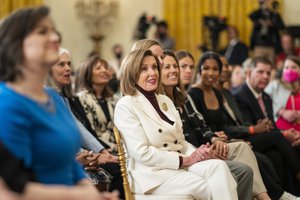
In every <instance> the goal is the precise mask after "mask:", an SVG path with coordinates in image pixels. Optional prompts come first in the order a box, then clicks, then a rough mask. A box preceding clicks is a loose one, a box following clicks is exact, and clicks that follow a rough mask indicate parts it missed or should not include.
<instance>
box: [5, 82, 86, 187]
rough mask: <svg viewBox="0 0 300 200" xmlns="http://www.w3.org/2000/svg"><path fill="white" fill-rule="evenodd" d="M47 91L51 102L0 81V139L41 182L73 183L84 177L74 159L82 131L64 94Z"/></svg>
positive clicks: (79, 144)
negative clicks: (19, 90) (28, 95)
mask: <svg viewBox="0 0 300 200" xmlns="http://www.w3.org/2000/svg"><path fill="white" fill-rule="evenodd" d="M45 92H46V93H47V94H48V96H49V102H48V103H45V104H42V103H39V102H37V101H34V100H33V99H31V98H29V97H26V96H23V95H21V94H19V93H17V92H15V91H14V90H12V89H11V88H9V87H7V85H6V84H5V83H0V140H1V141H2V142H3V144H4V145H5V146H6V147H7V149H8V150H9V151H10V152H11V153H12V154H14V155H15V156H16V157H17V158H20V159H22V160H23V161H24V163H25V166H26V167H28V168H30V169H32V170H33V172H34V174H35V176H36V178H37V180H38V181H39V182H42V183H47V184H64V185H74V184H76V183H77V182H78V181H80V180H81V179H83V178H85V175H84V171H83V169H82V167H81V165H79V163H77V162H76V160H75V156H76V153H77V152H78V150H79V148H80V146H81V140H80V134H79V131H78V129H77V126H76V124H75V122H74V121H73V118H72V116H71V114H70V113H69V112H68V110H67V109H66V106H65V104H64V102H63V100H62V99H61V97H60V96H59V95H58V94H57V93H56V92H55V91H54V90H52V89H45Z"/></svg>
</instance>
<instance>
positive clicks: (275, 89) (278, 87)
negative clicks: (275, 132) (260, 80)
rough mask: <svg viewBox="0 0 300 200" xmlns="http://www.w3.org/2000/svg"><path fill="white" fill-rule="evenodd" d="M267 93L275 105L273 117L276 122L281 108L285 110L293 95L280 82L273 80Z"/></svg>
mask: <svg viewBox="0 0 300 200" xmlns="http://www.w3.org/2000/svg"><path fill="white" fill-rule="evenodd" d="M265 92H266V93H267V94H268V95H270V97H271V99H272V103H273V105H272V106H273V116H274V120H275V122H276V121H277V119H278V116H277V113H278V111H279V110H280V109H281V108H285V106H286V103H287V101H288V99H289V97H290V95H291V93H292V92H291V91H290V90H289V89H287V88H286V87H284V85H283V84H282V83H280V82H279V81H278V80H273V81H271V82H270V83H269V85H268V86H267V87H266V88H265Z"/></svg>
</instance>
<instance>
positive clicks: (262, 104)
mask: <svg viewBox="0 0 300 200" xmlns="http://www.w3.org/2000/svg"><path fill="white" fill-rule="evenodd" d="M257 102H258V104H259V107H260V109H261V111H262V113H263V114H264V116H265V117H268V115H267V111H266V107H265V103H264V100H263V98H262V95H260V96H259V97H258V98H257Z"/></svg>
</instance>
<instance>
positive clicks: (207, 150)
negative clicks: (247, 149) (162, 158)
mask: <svg viewBox="0 0 300 200" xmlns="http://www.w3.org/2000/svg"><path fill="white" fill-rule="evenodd" d="M228 151H229V147H228V145H227V144H226V143H224V142H223V141H221V140H215V141H214V143H213V144H212V145H210V144H209V143H206V144H203V145H201V146H200V147H198V148H197V149H196V150H195V151H194V152H193V153H192V154H191V155H190V156H188V157H183V163H182V167H188V166H191V165H193V164H195V163H197V162H201V161H205V160H210V159H222V160H226V159H227V158H228Z"/></svg>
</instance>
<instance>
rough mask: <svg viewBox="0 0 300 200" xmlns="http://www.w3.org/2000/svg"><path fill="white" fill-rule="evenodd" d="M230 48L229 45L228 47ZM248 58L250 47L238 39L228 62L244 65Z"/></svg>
mask: <svg viewBox="0 0 300 200" xmlns="http://www.w3.org/2000/svg"><path fill="white" fill-rule="evenodd" d="M227 48H228V47H227ZM247 58H248V47H247V46H246V45H245V44H244V43H243V42H241V41H238V42H237V43H236V45H234V47H233V49H232V52H231V54H230V55H229V58H227V59H228V63H229V64H230V65H232V64H239V65H242V64H243V62H244V61H245V60H246V59H247Z"/></svg>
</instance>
